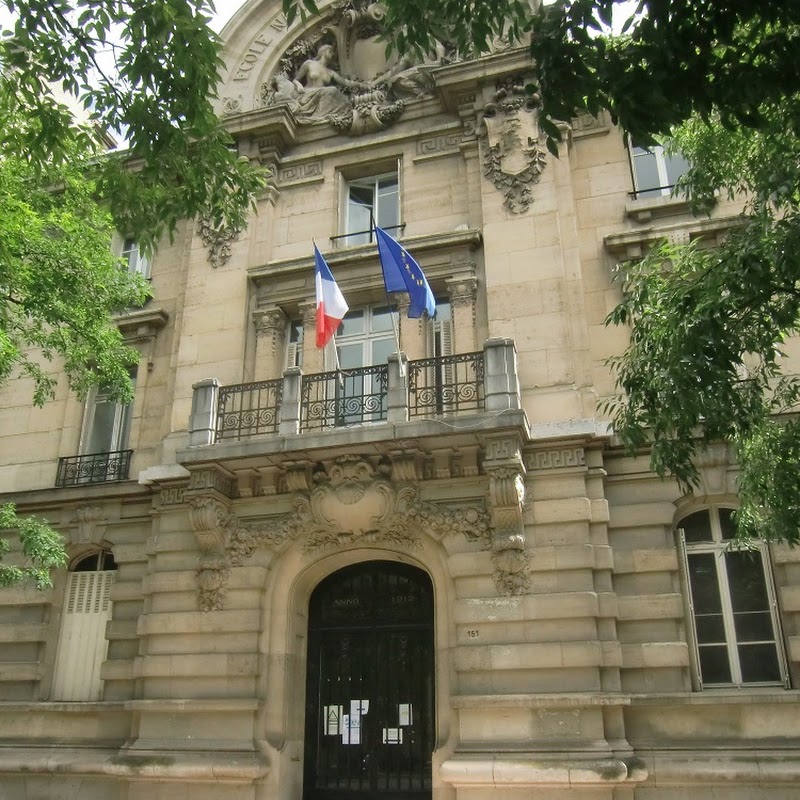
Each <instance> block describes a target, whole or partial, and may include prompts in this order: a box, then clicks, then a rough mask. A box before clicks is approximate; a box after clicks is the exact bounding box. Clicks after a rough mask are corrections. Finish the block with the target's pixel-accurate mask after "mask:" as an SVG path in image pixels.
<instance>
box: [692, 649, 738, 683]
mask: <svg viewBox="0 0 800 800" xmlns="http://www.w3.org/2000/svg"><path fill="white" fill-rule="evenodd" d="M699 650H700V675H701V677H702V678H703V683H730V682H731V665H730V662H729V661H728V648H727V647H726V646H725V645H710V646H709V645H702V646H701V647H700V648H699Z"/></svg>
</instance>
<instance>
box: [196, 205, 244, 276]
mask: <svg viewBox="0 0 800 800" xmlns="http://www.w3.org/2000/svg"><path fill="white" fill-rule="evenodd" d="M197 232H198V233H199V234H200V238H201V239H202V240H203V244H204V245H205V247H206V249H207V250H208V262H209V264H211V266H212V267H214V269H216V268H217V267H221V266H224V265H225V264H227V263H228V259H230V257H231V246H232V244H233V242H235V241H236V240H237V239H238V238H239V234H240V233H241V232H242V231H241V229H240V228H223V229H220V228H217V227H215V226H214V225H213V224H212V222H211V220H210V219H206V218H204V219H201V220H200V222H199V223H198V229H197Z"/></svg>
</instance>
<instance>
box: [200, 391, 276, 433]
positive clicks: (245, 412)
mask: <svg viewBox="0 0 800 800" xmlns="http://www.w3.org/2000/svg"><path fill="white" fill-rule="evenodd" d="M282 396H283V379H282V378H278V379H277V380H272V381H259V382H257V383H242V384H239V385H238V386H223V387H221V388H220V390H219V402H218V404H217V427H216V439H217V441H221V440H222V439H243V438H245V437H247V436H256V435H257V434H259V433H277V432H278V414H279V411H280V407H281V399H282Z"/></svg>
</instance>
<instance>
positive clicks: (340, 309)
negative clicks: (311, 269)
mask: <svg viewBox="0 0 800 800" xmlns="http://www.w3.org/2000/svg"><path fill="white" fill-rule="evenodd" d="M314 262H315V263H316V266H317V268H316V279H317V347H325V345H326V344H328V342H329V341H330V340H331V338H332V337H333V334H334V333H336V330H337V328H338V327H339V324H340V323H341V321H342V320H343V319H344V315H345V314H346V313H347V311H348V308H349V306H348V305H347V303H346V302H345V299H344V296H343V295H342V293H341V291H340V290H339V287H338V286H337V285H336V281H335V280H334V279H333V275H332V274H331V269H330V267H329V266H328V264H327V262H326V261H325V259H324V258H323V257H322V253H320V251H319V250H318V249H317V246H316V245H314Z"/></svg>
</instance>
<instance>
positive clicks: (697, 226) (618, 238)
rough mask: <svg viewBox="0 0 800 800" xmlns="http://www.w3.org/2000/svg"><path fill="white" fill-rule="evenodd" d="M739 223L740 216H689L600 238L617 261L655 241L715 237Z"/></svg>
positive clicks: (631, 256)
mask: <svg viewBox="0 0 800 800" xmlns="http://www.w3.org/2000/svg"><path fill="white" fill-rule="evenodd" d="M741 224H742V217H741V216H738V215H736V216H726V217H715V218H712V219H697V218H693V219H689V220H685V221H683V222H675V223H672V224H670V225H648V226H647V227H646V228H638V229H635V230H628V231H623V232H622V233H611V234H609V235H608V236H605V237H604V238H603V244H604V245H605V248H606V250H607V251H608V252H609V253H610V254H611V255H612V256H614V257H615V258H616V259H617V260H618V261H631V260H634V259H637V258H641V257H642V256H644V255H645V252H646V250H647V248H648V247H649V246H650V245H652V244H653V243H654V242H657V241H659V240H661V239H667V240H669V241H673V242H675V243H682V242H686V243H688V242H690V241H692V240H694V239H715V238H717V237H719V236H721V235H723V234H725V233H726V232H727V231H729V230H731V229H732V228H736V227H738V226H739V225H741Z"/></svg>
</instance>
